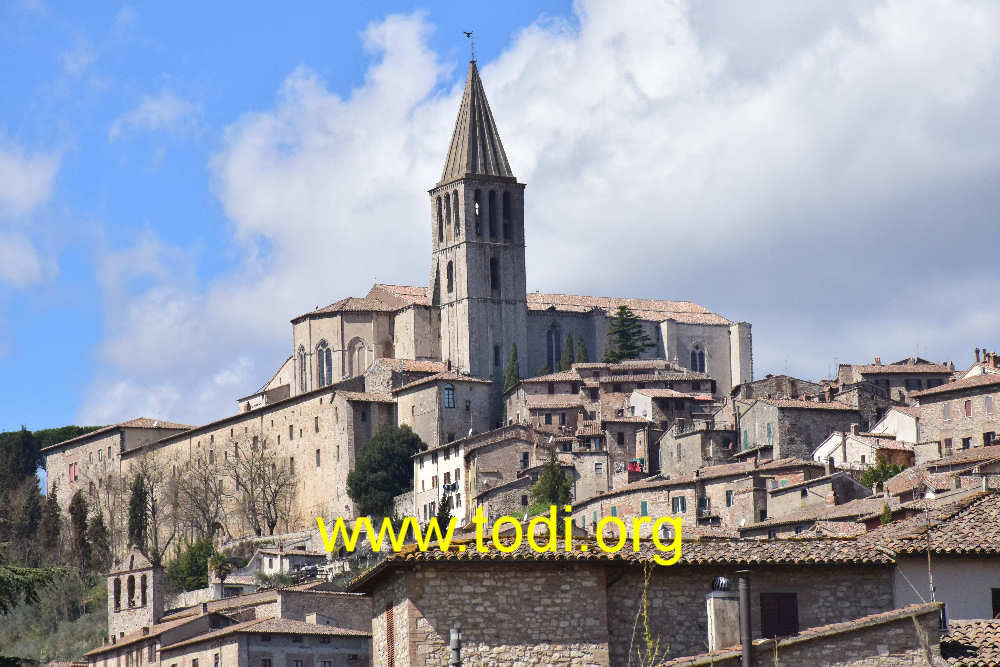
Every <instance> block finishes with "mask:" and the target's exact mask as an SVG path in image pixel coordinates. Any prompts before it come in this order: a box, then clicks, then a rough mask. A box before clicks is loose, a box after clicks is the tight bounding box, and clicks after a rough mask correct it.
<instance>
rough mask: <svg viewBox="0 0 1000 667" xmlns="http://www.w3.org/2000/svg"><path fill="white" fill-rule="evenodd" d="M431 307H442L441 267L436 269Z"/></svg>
mask: <svg viewBox="0 0 1000 667" xmlns="http://www.w3.org/2000/svg"><path fill="white" fill-rule="evenodd" d="M431 305H432V306H440V305H441V267H440V266H437V267H434V289H433V290H432V291H431Z"/></svg>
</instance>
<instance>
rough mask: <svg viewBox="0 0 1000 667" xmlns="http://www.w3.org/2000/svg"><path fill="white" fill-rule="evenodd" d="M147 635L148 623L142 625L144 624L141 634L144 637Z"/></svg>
mask: <svg viewBox="0 0 1000 667" xmlns="http://www.w3.org/2000/svg"><path fill="white" fill-rule="evenodd" d="M147 635H149V626H148V625H144V626H142V636H143V637H146V636H147Z"/></svg>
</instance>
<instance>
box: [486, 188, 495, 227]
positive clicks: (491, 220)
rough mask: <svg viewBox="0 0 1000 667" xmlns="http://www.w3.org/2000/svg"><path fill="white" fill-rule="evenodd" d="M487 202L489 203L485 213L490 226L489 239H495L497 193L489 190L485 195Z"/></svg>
mask: <svg viewBox="0 0 1000 667" xmlns="http://www.w3.org/2000/svg"><path fill="white" fill-rule="evenodd" d="M487 200H488V202H489V211H487V220H488V223H489V226H490V238H496V235H497V193H496V192H495V191H493V190H490V192H489V194H488V195H487Z"/></svg>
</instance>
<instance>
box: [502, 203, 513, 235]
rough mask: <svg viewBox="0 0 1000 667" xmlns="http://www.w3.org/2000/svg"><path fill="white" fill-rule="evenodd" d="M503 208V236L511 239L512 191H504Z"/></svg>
mask: <svg viewBox="0 0 1000 667" xmlns="http://www.w3.org/2000/svg"><path fill="white" fill-rule="evenodd" d="M502 209H503V237H504V238H505V239H509V238H510V227H511V221H510V217H511V215H510V193H509V192H504V193H503V206H502Z"/></svg>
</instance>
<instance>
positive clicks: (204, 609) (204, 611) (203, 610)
mask: <svg viewBox="0 0 1000 667" xmlns="http://www.w3.org/2000/svg"><path fill="white" fill-rule="evenodd" d="M207 613H208V603H207V602H202V603H201V615H202V616H204V615H205V614H207Z"/></svg>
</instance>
